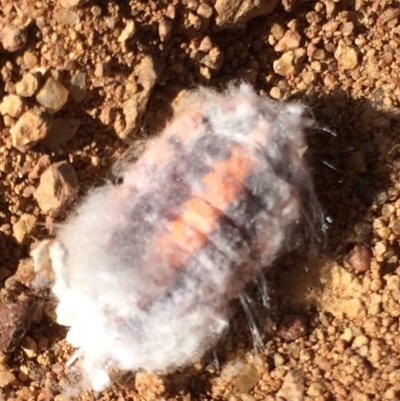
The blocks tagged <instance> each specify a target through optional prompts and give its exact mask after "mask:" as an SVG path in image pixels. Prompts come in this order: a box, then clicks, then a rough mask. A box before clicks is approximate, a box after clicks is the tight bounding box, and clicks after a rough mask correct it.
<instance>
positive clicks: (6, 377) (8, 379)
mask: <svg viewBox="0 0 400 401" xmlns="http://www.w3.org/2000/svg"><path fill="white" fill-rule="evenodd" d="M16 380H17V379H16V377H15V376H14V375H13V374H12V373H11V372H8V371H3V372H0V388H4V387H7V386H9V385H10V384H13V383H14V382H15V381H16Z"/></svg>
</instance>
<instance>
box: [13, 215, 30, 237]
mask: <svg viewBox="0 0 400 401" xmlns="http://www.w3.org/2000/svg"><path fill="white" fill-rule="evenodd" d="M35 226H36V217H35V216H34V215H32V214H29V213H24V214H23V215H22V216H21V217H20V218H19V220H18V221H17V222H16V223H15V224H14V225H13V235H14V238H15V239H16V240H17V242H18V243H20V244H22V243H23V242H24V241H25V240H26V239H27V238H28V237H29V235H30V234H31V233H32V231H33V230H34V228H35Z"/></svg>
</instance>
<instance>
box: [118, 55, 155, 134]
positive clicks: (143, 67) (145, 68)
mask: <svg viewBox="0 0 400 401" xmlns="http://www.w3.org/2000/svg"><path fill="white" fill-rule="evenodd" d="M131 76H134V77H137V83H138V84H139V85H140V86H141V88H142V90H141V91H140V92H137V93H135V94H133V95H132V97H131V98H130V99H128V100H126V101H125V102H124V103H123V105H122V110H123V114H124V117H125V128H124V129H122V130H117V135H118V136H119V137H120V138H121V139H126V138H128V137H130V136H132V135H134V134H135V133H136V132H137V131H138V130H139V124H140V118H141V116H142V115H143V113H144V112H145V110H146V107H147V102H148V100H149V98H150V94H151V91H152V89H153V87H154V85H155V84H156V81H157V72H156V70H155V67H154V62H153V59H152V58H151V57H150V56H145V57H144V58H143V59H142V60H141V61H140V63H139V64H138V65H137V66H136V68H135V70H134V72H133V74H132V75H131Z"/></svg>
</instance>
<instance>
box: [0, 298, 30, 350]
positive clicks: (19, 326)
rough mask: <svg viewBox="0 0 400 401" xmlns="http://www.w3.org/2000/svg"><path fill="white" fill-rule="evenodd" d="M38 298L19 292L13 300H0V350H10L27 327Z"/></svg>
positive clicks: (17, 342)
mask: <svg viewBox="0 0 400 401" xmlns="http://www.w3.org/2000/svg"><path fill="white" fill-rule="evenodd" d="M37 306H38V300H37V299H36V298H35V297H33V296H29V297H28V296H27V295H25V294H21V295H19V296H18V297H17V299H15V300H10V299H2V300H1V302H0V352H3V353H9V352H12V351H13V350H14V349H15V347H16V346H17V345H18V344H19V342H20V341H21V339H22V338H23V336H24V334H25V332H26V331H27V329H28V328H29V325H30V323H31V322H32V318H33V315H34V312H35V310H36V308H37Z"/></svg>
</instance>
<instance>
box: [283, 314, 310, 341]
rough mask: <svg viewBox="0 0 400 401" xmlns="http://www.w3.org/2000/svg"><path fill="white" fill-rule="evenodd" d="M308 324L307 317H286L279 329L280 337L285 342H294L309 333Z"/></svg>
mask: <svg viewBox="0 0 400 401" xmlns="http://www.w3.org/2000/svg"><path fill="white" fill-rule="evenodd" d="M307 326H308V322H307V318H306V317H305V316H300V315H289V316H286V317H285V318H284V319H283V320H282V322H281V324H280V327H279V330H278V335H279V336H280V337H281V338H283V339H284V340H285V341H293V340H296V339H297V338H300V337H302V336H304V335H305V334H306V333H307V329H308V327H307Z"/></svg>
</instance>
